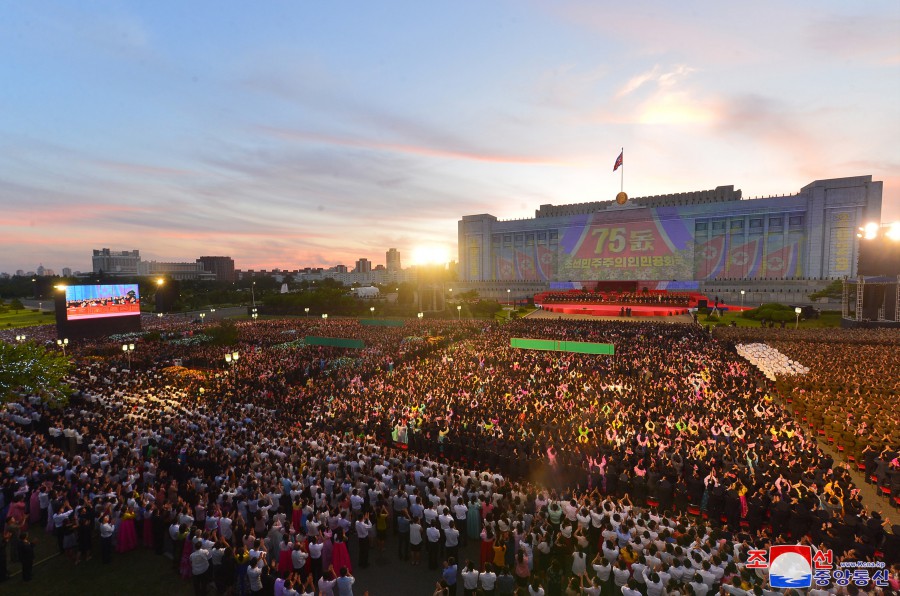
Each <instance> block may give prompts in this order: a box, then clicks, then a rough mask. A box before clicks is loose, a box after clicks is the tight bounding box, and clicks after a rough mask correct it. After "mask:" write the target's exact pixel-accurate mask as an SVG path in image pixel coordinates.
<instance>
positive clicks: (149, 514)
mask: <svg viewBox="0 0 900 596" xmlns="http://www.w3.org/2000/svg"><path fill="white" fill-rule="evenodd" d="M154 511H156V507H155V505H153V504H152V503H149V504H147V506H146V507H145V508H144V547H145V548H153V512H154Z"/></svg>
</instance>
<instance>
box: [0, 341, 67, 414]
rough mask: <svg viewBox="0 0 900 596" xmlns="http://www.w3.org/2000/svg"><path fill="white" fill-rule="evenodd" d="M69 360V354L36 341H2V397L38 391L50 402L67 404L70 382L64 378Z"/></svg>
mask: <svg viewBox="0 0 900 596" xmlns="http://www.w3.org/2000/svg"><path fill="white" fill-rule="evenodd" d="M69 368H70V364H69V361H68V359H67V358H65V357H63V355H62V354H59V353H57V352H55V351H52V352H51V351H48V350H46V349H44V348H43V347H41V346H39V345H38V344H36V343H34V342H25V343H17V344H8V343H4V342H0V401H8V400H11V399H15V393H16V392H21V393H27V394H29V395H37V396H38V397H40V398H41V399H43V400H44V401H46V402H48V403H50V404H51V405H60V406H61V405H65V404H66V402H67V401H68V397H69V386H68V385H66V383H65V382H64V380H63V379H64V378H65V376H66V374H68V372H69Z"/></svg>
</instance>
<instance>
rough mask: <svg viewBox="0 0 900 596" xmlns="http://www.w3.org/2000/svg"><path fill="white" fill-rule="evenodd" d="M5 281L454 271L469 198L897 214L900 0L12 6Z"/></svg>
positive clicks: (4, 77) (2, 45)
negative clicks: (830, 193)
mask: <svg viewBox="0 0 900 596" xmlns="http://www.w3.org/2000/svg"><path fill="white" fill-rule="evenodd" d="M4 14H5V18H4V19H3V20H2V21H0V39H2V41H0V50H2V54H3V57H4V59H3V60H2V61H0V81H3V84H2V85H0V133H2V134H0V207H2V215H0V271H10V272H11V271H14V270H16V269H26V270H28V269H34V268H35V267H36V266H37V265H38V263H43V264H44V265H45V266H47V267H52V268H54V269H55V270H57V271H59V270H61V269H62V268H63V267H71V268H73V269H76V270H78V269H81V270H89V269H90V254H91V249H93V248H99V247H101V246H103V247H113V248H115V249H122V250H126V249H140V250H141V254H142V255H143V256H144V257H145V258H148V259H154V258H155V259H160V260H183V259H193V258H195V257H196V256H198V255H201V254H227V255H231V256H232V257H234V258H235V260H236V262H237V266H238V267H240V268H244V269H254V268H256V269H264V268H272V267H276V266H292V267H296V266H300V267H303V266H331V265H334V264H336V263H345V264H352V262H353V261H355V260H356V259H357V258H359V257H367V258H370V259H372V260H373V261H374V262H376V263H381V262H383V258H384V251H385V250H386V249H387V248H388V247H397V248H398V249H400V251H401V252H402V253H403V254H404V266H405V265H407V264H414V263H415V262H416V261H417V260H425V259H426V258H427V259H431V260H435V259H437V260H440V259H442V258H444V259H447V260H449V259H454V260H455V259H456V254H457V252H456V238H457V220H458V219H459V218H460V217H461V216H462V215H465V214H476V213H491V214H493V215H495V216H497V217H500V218H518V217H531V216H533V215H534V209H536V208H537V207H538V206H539V205H541V204H544V203H554V204H562V203H572V202H583V201H596V200H609V199H611V198H613V197H614V196H615V193H616V192H618V191H619V185H620V177H619V173H615V174H614V173H613V172H612V166H613V162H614V160H615V158H616V156H617V155H618V154H619V152H620V150H621V149H622V147H624V148H625V155H624V162H625V172H624V186H625V190H626V192H628V194H629V195H630V196H632V197H636V196H644V195H653V194H662V193H672V192H686V191H694V190H704V189H712V188H715V187H716V186H718V185H730V184H733V185H735V187H736V188H740V189H742V190H743V192H744V197H745V198H749V197H753V196H758V195H763V196H765V195H770V194H786V193H794V192H797V191H798V190H799V189H800V187H801V186H803V185H805V184H807V183H809V182H810V181H812V180H815V179H821V178H837V177H842V176H857V175H866V174H871V175H872V176H873V177H874V179H876V180H883V181H884V204H883V207H882V220H883V221H885V222H889V221H895V220H898V219H900V148H898V145H897V142H896V141H897V138H900V134H898V133H900V101H898V98H900V35H898V34H897V32H898V31H900V4H898V3H896V2H867V3H859V4H856V3H846V2H801V3H775V2H763V3H754V4H752V5H723V4H721V3H713V2H696V3H690V4H688V5H682V4H672V3H667V2H643V3H637V4H634V3H632V4H612V3H610V4H603V5H601V4H599V3H595V2H552V3H551V2H544V3H539V2H511V1H509V2H496V3H488V4H483V3H450V2H437V3H435V2H429V3H416V2H387V3H353V4H345V5H319V4H314V3H300V2H279V3H272V4H263V5H254V6H253V7H252V9H251V8H250V7H249V6H248V5H246V4H237V3H225V4H223V3H213V2H204V3H191V4H189V5H183V4H179V3H174V2H162V3H153V4H147V3H139V2H119V3H115V4H110V5H106V4H82V3H77V4H76V3H65V2H56V3H53V2H40V3H16V4H13V5H9V6H7V7H5V10H4Z"/></svg>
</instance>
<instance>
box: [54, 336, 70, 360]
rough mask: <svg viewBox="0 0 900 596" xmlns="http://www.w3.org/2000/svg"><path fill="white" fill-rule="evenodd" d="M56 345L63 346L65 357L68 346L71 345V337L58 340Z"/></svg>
mask: <svg viewBox="0 0 900 596" xmlns="http://www.w3.org/2000/svg"><path fill="white" fill-rule="evenodd" d="M56 345H58V346H59V347H61V348H62V351H63V358H65V356H66V346H67V345H69V338H68V337H64V338H63V339H58V340H56Z"/></svg>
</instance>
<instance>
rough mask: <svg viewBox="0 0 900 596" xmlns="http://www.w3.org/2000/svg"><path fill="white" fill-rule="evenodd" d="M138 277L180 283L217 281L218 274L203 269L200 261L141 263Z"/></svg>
mask: <svg viewBox="0 0 900 596" xmlns="http://www.w3.org/2000/svg"><path fill="white" fill-rule="evenodd" d="M138 275H142V276H160V277H168V278H171V279H175V280H179V281H187V280H203V281H215V280H216V274H215V273H211V272H209V271H207V270H206V269H204V268H203V265H202V264H201V263H200V261H194V262H193V263H169V262H164V261H141V263H140V265H139V267H138Z"/></svg>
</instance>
